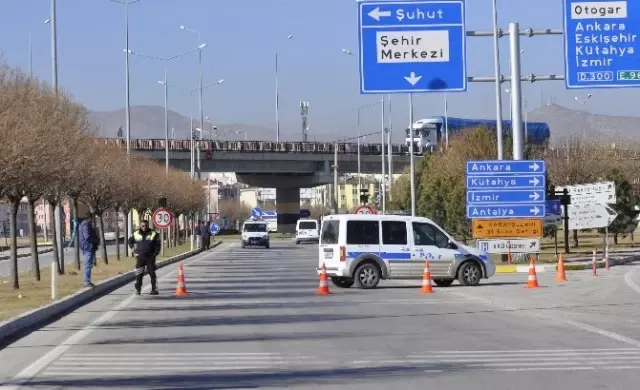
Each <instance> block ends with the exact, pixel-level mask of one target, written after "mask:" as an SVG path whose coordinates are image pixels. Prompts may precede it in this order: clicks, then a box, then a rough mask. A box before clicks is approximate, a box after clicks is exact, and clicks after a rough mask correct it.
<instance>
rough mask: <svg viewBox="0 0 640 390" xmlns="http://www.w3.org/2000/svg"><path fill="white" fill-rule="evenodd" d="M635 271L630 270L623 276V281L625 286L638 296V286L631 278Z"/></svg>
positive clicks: (639, 289) (639, 291)
mask: <svg viewBox="0 0 640 390" xmlns="http://www.w3.org/2000/svg"><path fill="white" fill-rule="evenodd" d="M636 271H637V269H634V270H631V271H629V272H627V273H626V274H625V275H624V281H625V283H627V286H629V287H631V289H632V290H633V291H635V292H637V293H638V294H640V286H638V285H637V284H636V283H635V282H634V281H633V279H631V277H632V276H633V274H634V273H635V272H636Z"/></svg>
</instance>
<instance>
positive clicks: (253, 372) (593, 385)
mask: <svg viewBox="0 0 640 390" xmlns="http://www.w3.org/2000/svg"><path fill="white" fill-rule="evenodd" d="M316 251H317V246H315V245H305V246H296V245H294V244H291V243H288V242H274V243H273V246H272V248H271V249H269V250H265V249H262V248H256V249H251V248H248V249H240V248H239V247H238V246H237V244H236V243H233V244H224V245H223V246H221V247H220V248H219V249H216V250H214V252H212V253H210V254H204V255H200V256H197V257H195V258H193V259H190V260H187V261H186V262H185V263H184V264H185V273H186V285H187V288H188V290H189V293H190V295H189V296H188V297H183V298H175V297H173V296H172V291H171V290H173V289H174V288H175V267H170V268H171V269H164V270H162V272H161V278H162V280H161V283H160V289H161V295H160V296H158V297H150V296H146V295H144V296H140V297H136V296H133V295H132V294H131V292H132V290H133V288H132V286H127V287H126V288H123V289H121V290H118V291H116V292H114V293H113V294H111V295H110V296H108V297H105V298H103V299H100V300H98V301H96V302H93V303H92V304H90V305H88V306H86V307H84V308H82V309H80V310H78V311H76V312H75V313H73V314H71V315H69V316H67V317H65V318H63V319H61V320H59V321H57V322H55V323H54V324H52V325H50V326H47V327H45V328H43V329H42V330H40V331H37V332H34V333H32V334H31V335H29V336H28V337H26V338H24V339H22V340H20V341H18V342H16V343H14V344H12V345H9V346H8V347H6V348H5V349H4V350H3V351H0V381H2V380H7V379H9V378H15V377H16V375H18V374H19V377H20V378H23V379H27V378H29V379H31V380H30V382H28V383H23V385H24V386H23V387H22V388H29V389H62V388H64V389H71V390H73V389H85V390H86V389H118V390H120V389H156V390H157V389H167V390H168V389H183V390H184V389H189V390H204V389H255V388H260V389H263V388H265V389H281V388H292V389H318V388H322V389H365V390H374V389H375V390H377V389H380V390H382V389H385V390H387V389H390V388H393V389H419V388H433V389H437V388H441V389H447V390H468V389H518V390H540V389H563V388H567V389H568V388H575V389H633V388H637V381H638V379H637V378H638V376H639V375H640V330H639V328H638V324H639V323H640V310H638V304H639V303H638V302H639V301H640V295H639V294H640V267H637V266H621V267H615V268H612V269H611V270H610V271H604V270H602V271H600V274H599V276H598V277H596V278H594V277H592V276H591V275H590V273H589V272H580V273H570V274H569V279H570V281H569V282H567V283H565V284H562V285H557V284H556V283H555V282H554V281H553V277H554V276H553V275H552V274H540V275H539V280H540V283H541V285H543V286H545V287H543V288H540V289H537V290H529V289H525V288H524V286H523V282H525V281H526V275H501V276H499V277H496V278H495V279H493V280H492V281H491V282H490V283H485V284H484V285H482V286H479V287H475V288H473V287H470V288H467V287H459V286H457V285H454V286H452V287H450V288H437V290H436V293H435V294H433V295H422V294H420V293H419V292H418V291H419V285H420V282H419V281H416V282H413V281H412V282H386V283H383V284H382V285H381V288H379V289H376V290H358V289H346V290H339V289H336V288H335V287H333V286H331V287H332V292H333V294H332V295H331V296H321V297H319V296H316V295H315V291H316V289H317V285H318V280H317V277H316V275H315V272H314V267H315V265H316V257H317V255H316V253H317V252H316ZM14 383H16V382H14ZM0 388H2V386H0ZM8 388H17V387H5V389H8Z"/></svg>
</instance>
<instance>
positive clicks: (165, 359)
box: [42, 348, 640, 377]
mask: <svg viewBox="0 0 640 390" xmlns="http://www.w3.org/2000/svg"><path fill="white" fill-rule="evenodd" d="M366 355H367V356H368V358H367V359H359V358H358V356H359V355H358V354H357V353H355V352H345V353H331V354H315V355H314V354H297V353H275V352H274V353H271V352H235V353H231V352H229V353H226V352H219V353H216V352H205V353H197V352H194V353H134V352H131V353H87V354H80V353H67V354H65V355H63V356H62V357H61V358H59V359H58V360H57V361H55V362H54V363H52V364H51V365H50V366H49V367H47V368H46V369H45V371H44V372H43V373H42V376H46V377H91V376H94V375H96V372H99V373H100V375H101V376H127V375H132V374H134V373H135V374H136V375H150V376H153V375H159V374H162V375H166V374H169V373H177V374H188V373H202V372H207V373H212V374H214V375H215V374H220V375H223V374H227V373H237V372H251V373H269V372H276V373H277V372H282V371H288V372H292V371H293V372H295V371H303V370H304V371H314V370H317V371H320V370H331V369H352V370H356V369H360V370H366V369H380V368H394V367H395V368H402V369H412V370H416V369H418V370H420V369H422V370H424V371H426V372H442V373H445V372H456V371H460V370H466V371H469V370H477V371H495V372H518V371H581V370H582V371H583V370H639V369H640V349H634V348H618V349H564V350H543V349H540V350H504V351H497V350H494V351H429V352H420V353H414V354H410V355H405V356H391V355H386V354H384V353H381V352H380V353H369V352H367V354H366ZM141 364H142V365H143V366H144V370H142V372H141V370H140V365H141Z"/></svg>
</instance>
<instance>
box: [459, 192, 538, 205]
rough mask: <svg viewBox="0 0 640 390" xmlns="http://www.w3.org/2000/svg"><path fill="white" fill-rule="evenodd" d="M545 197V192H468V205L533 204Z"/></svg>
mask: <svg viewBox="0 0 640 390" xmlns="http://www.w3.org/2000/svg"><path fill="white" fill-rule="evenodd" d="M544 195H545V194H544V191H533V190H510V191H496V190H494V191H467V204H489V205H495V204H509V203H511V204H517V203H528V204H531V203H538V202H539V201H540V199H544Z"/></svg>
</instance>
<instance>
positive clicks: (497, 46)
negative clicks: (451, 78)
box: [411, 0, 504, 160]
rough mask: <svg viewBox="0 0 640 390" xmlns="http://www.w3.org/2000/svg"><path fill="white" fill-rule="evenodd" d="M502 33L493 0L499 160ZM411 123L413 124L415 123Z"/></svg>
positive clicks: (500, 155)
mask: <svg viewBox="0 0 640 390" xmlns="http://www.w3.org/2000/svg"><path fill="white" fill-rule="evenodd" d="M501 35H502V34H501V31H498V0H493V62H494V72H495V78H496V84H495V90H496V138H497V141H498V160H502V159H504V141H503V139H502V138H503V130H502V73H501V71H500V36H501ZM411 125H412V126H413V123H412V124H411ZM412 129H413V128H412ZM412 131H413V130H412Z"/></svg>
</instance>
